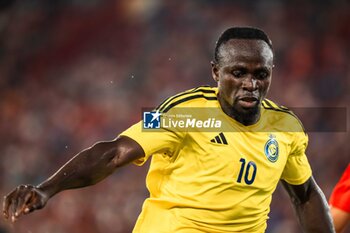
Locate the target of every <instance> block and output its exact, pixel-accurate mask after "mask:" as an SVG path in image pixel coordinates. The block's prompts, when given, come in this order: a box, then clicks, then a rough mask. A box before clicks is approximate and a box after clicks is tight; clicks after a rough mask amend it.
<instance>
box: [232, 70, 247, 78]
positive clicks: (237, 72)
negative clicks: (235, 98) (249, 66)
mask: <svg viewBox="0 0 350 233" xmlns="http://www.w3.org/2000/svg"><path fill="white" fill-rule="evenodd" d="M231 73H232V75H233V76H234V77H235V78H241V77H243V76H244V75H245V74H246V72H245V71H244V70H241V69H240V70H233V71H232V72H231Z"/></svg>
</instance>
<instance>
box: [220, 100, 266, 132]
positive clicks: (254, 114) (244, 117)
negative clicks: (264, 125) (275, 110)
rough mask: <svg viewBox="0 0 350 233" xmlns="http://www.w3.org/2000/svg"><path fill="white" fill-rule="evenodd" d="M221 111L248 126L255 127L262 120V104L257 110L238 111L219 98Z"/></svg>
mask: <svg viewBox="0 0 350 233" xmlns="http://www.w3.org/2000/svg"><path fill="white" fill-rule="evenodd" d="M218 100H219V103H220V105H221V109H222V110H223V112H224V113H226V115H228V116H229V117H231V118H233V119H235V120H236V121H238V122H239V123H241V124H243V125H245V126H248V125H253V124H255V123H256V122H258V120H259V119H260V104H259V105H258V106H257V107H256V108H252V109H241V110H237V109H236V108H234V107H232V106H231V105H230V104H228V103H227V102H226V101H225V100H223V99H222V98H218Z"/></svg>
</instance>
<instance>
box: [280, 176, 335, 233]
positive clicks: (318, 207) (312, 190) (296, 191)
mask: <svg viewBox="0 0 350 233" xmlns="http://www.w3.org/2000/svg"><path fill="white" fill-rule="evenodd" d="M282 184H283V186H284V188H285V189H286V190H287V192H288V194H289V196H290V197H291V200H292V203H293V207H294V209H295V211H296V214H297V216H298V220H299V223H300V224H301V227H302V229H303V231H304V232H306V233H309V232H310V233H311V232H312V233H323V232H324V233H334V232H335V230H334V227H333V222H332V218H331V215H330V212H329V207H328V204H327V201H326V198H325V197H324V194H323V192H322V191H321V189H320V188H319V187H318V185H317V184H316V182H315V180H314V179H313V178H312V177H311V178H310V179H309V180H308V181H306V182H305V183H304V184H302V185H291V184H289V183H287V182H285V181H283V180H282Z"/></svg>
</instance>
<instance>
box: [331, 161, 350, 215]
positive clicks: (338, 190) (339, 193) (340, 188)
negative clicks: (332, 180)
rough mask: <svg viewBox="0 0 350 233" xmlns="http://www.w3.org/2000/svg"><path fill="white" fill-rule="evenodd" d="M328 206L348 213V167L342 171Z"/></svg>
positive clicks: (349, 196) (349, 199) (349, 210)
mask: <svg viewBox="0 0 350 233" xmlns="http://www.w3.org/2000/svg"><path fill="white" fill-rule="evenodd" d="M329 204H331V205H332V206H334V207H336V208H339V209H341V210H343V211H345V212H348V213H350V165H348V167H347V168H346V170H345V171H344V173H343V175H342V177H341V178H340V180H339V181H338V183H337V184H336V185H335V187H334V189H333V192H332V194H331V197H330V199H329Z"/></svg>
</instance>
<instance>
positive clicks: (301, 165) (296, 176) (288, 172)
mask: <svg viewBox="0 0 350 233" xmlns="http://www.w3.org/2000/svg"><path fill="white" fill-rule="evenodd" d="M293 134H294V140H293V143H292V144H291V152H290V154H289V156H288V159H287V163H286V166H285V168H284V171H283V173H282V177H281V179H283V180H285V181H286V182H287V183H289V184H292V185H300V184H303V183H305V182H306V181H307V180H308V179H309V178H310V177H311V175H312V171H311V167H310V164H309V162H308V159H307V157H306V154H305V151H306V148H307V145H308V136H307V134H306V133H304V132H293Z"/></svg>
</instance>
